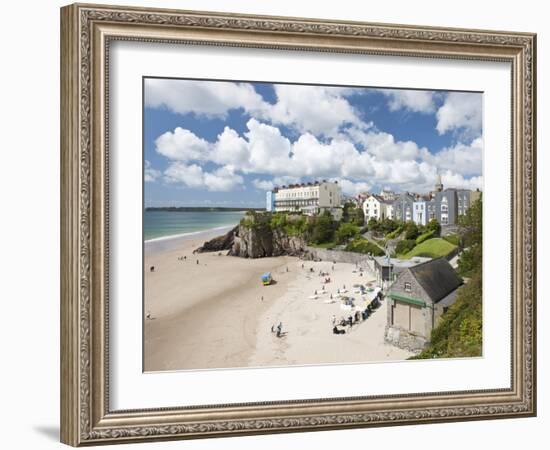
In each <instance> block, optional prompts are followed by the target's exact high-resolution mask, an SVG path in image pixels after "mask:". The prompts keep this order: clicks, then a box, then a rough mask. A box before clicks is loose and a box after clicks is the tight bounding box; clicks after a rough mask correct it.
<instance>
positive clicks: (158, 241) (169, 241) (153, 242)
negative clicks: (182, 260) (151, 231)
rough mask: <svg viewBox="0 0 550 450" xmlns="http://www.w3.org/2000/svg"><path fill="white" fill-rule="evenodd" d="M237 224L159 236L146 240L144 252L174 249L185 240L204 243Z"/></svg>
mask: <svg viewBox="0 0 550 450" xmlns="http://www.w3.org/2000/svg"><path fill="white" fill-rule="evenodd" d="M237 225H238V223H236V224H235V225H223V226H220V227H215V228H208V229H205V230H198V231H190V232H187V233H180V234H171V235H168V236H160V237H157V238H152V239H148V240H144V241H143V250H144V254H151V253H158V252H163V251H170V250H174V249H176V247H178V246H181V245H182V244H183V243H184V242H187V241H191V240H201V241H202V243H204V242H206V241H208V240H209V239H212V238H214V237H217V236H222V235H224V234H226V233H227V232H228V231H229V230H231V229H233V228H235V227H236V226H237ZM201 245H202V244H201Z"/></svg>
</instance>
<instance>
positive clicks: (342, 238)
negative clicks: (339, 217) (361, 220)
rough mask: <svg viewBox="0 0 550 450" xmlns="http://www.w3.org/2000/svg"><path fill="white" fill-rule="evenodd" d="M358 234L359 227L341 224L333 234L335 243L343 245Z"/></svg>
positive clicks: (351, 224)
mask: <svg viewBox="0 0 550 450" xmlns="http://www.w3.org/2000/svg"><path fill="white" fill-rule="evenodd" d="M358 234H359V227H358V226H357V225H355V224H353V223H349V222H348V223H346V222H342V223H341V224H340V226H339V227H338V229H337V230H336V233H335V238H336V242H337V243H338V244H343V243H345V242H347V241H349V240H350V239H352V238H354V237H355V236H357V235H358Z"/></svg>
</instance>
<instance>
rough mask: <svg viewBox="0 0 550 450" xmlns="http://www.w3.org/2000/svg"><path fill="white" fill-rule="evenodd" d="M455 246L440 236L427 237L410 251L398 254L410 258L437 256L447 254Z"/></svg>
mask: <svg viewBox="0 0 550 450" xmlns="http://www.w3.org/2000/svg"><path fill="white" fill-rule="evenodd" d="M455 248H456V245H453V244H451V243H450V242H447V241H446V240H444V239H441V238H433V239H428V240H427V241H424V242H422V243H421V244H418V245H417V246H416V247H414V248H413V249H412V250H411V251H410V252H408V253H405V254H404V255H400V258H403V259H410V258H412V257H414V256H428V257H430V258H439V257H440V256H447V255H448V254H449V253H451V252H452V251H453V250H454V249H455Z"/></svg>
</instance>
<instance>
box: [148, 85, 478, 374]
mask: <svg viewBox="0 0 550 450" xmlns="http://www.w3.org/2000/svg"><path fill="white" fill-rule="evenodd" d="M142 90H143V110H142V124H143V133H142V152H143V193H142V194H143V233H142V235H143V249H142V254H143V298H142V302H143V304H142V309H143V371H144V372H158V371H178V370H204V369H231V368H241V369H242V368H267V367H287V366H308V365H329V364H362V363H377V362H388V361H398V362H402V363H406V364H408V363H410V362H409V361H410V360H419V359H435V358H439V359H441V358H445V359H449V358H480V357H483V298H482V283H483V273H482V263H483V255H482V248H483V241H482V235H483V190H484V189H483V185H484V178H483V175H484V172H483V159H484V158H483V155H484V136H483V116H484V109H483V100H484V95H483V93H482V92H470V91H456V90H441V89H437V90H426V89H415V88H414V86H411V87H401V86H399V87H391V86H390V87H386V86H384V87H372V86H341V85H320V84H303V83H288V82H285V83H282V82H276V81H274V82H265V81H261V82H258V81H250V80H218V79H190V78H166V77H156V76H143V78H142ZM396 370H399V369H398V368H397V367H396Z"/></svg>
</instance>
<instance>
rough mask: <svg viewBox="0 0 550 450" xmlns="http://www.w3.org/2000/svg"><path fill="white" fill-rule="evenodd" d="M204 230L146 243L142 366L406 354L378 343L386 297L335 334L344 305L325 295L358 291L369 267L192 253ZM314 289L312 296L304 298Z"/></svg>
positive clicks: (203, 366)
mask: <svg viewBox="0 0 550 450" xmlns="http://www.w3.org/2000/svg"><path fill="white" fill-rule="evenodd" d="M215 234H220V233H219V231H218V232H216V233H215ZM210 237H211V236H208V235H204V234H201V235H197V236H190V237H187V238H184V239H178V240H175V241H174V242H171V243H167V242H165V243H163V244H162V245H149V246H148V245H146V249H145V256H144V281H145V282H144V284H145V286H144V289H145V295H144V314H145V316H146V317H145V324H144V369H145V370H146V371H158V370H183V369H213V368H232V367H258V366H285V365H305V364H330V363H354V362H369V361H387V360H402V359H406V358H407V357H409V356H411V353H408V352H406V351H404V350H401V349H398V348H396V347H393V346H389V345H387V344H385V343H384V340H383V334H384V326H385V321H386V311H385V308H386V304H385V302H382V306H381V307H380V308H378V309H377V310H376V311H375V312H374V313H373V314H372V315H371V316H370V317H369V318H368V319H367V320H366V321H363V322H360V323H359V324H357V325H355V326H354V327H353V328H352V329H351V330H349V332H347V333H346V334H344V335H334V334H333V333H332V317H333V315H334V316H336V318H338V319H339V318H340V317H342V316H345V317H347V316H348V315H349V312H347V311H343V310H341V307H340V302H338V301H337V302H335V303H332V304H328V303H325V300H326V301H328V299H329V298H330V294H331V293H332V295H333V297H334V298H335V297H336V295H337V290H338V289H339V290H340V291H342V290H344V286H345V287H346V288H347V289H346V290H347V291H349V292H348V293H349V295H351V296H355V297H357V296H358V294H354V293H353V290H354V289H353V287H352V286H353V285H354V284H357V283H363V284H364V283H366V282H368V281H370V280H371V279H374V277H373V276H371V274H369V273H368V272H364V273H363V276H360V275H359V271H357V270H356V267H355V265H353V264H343V263H337V264H335V265H333V264H332V263H331V262H310V261H302V260H300V259H298V258H295V257H287V256H284V257H276V258H260V259H245V258H237V257H231V256H225V254H218V253H202V254H195V255H194V254H193V250H195V249H196V248H197V247H199V246H200V245H202V243H203V242H204V241H205V240H207V239H209V238H210ZM182 258H183V259H182ZM197 261H198V263H197ZM302 265H303V267H302ZM151 266H154V267H155V270H154V272H151V271H150V267H151ZM311 269H313V271H311ZM266 271H270V272H271V273H272V275H273V278H274V280H275V283H273V284H272V285H270V286H263V285H262V284H261V282H260V276H261V274H262V273H263V272H266ZM319 271H323V272H327V273H328V274H329V275H328V276H329V277H330V278H331V282H330V283H327V284H324V283H323V281H324V278H325V277H320V276H319ZM323 285H324V286H325V290H324V291H323ZM315 291H317V293H318V294H319V295H318V298H317V299H311V298H310V297H311V296H313V295H314V292H315ZM323 292H324V293H323ZM280 322H281V323H282V330H283V333H284V336H283V337H280V338H278V337H276V335H275V334H273V333H272V332H271V327H272V326H273V325H277V324H278V323H280ZM346 328H347V327H346Z"/></svg>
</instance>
